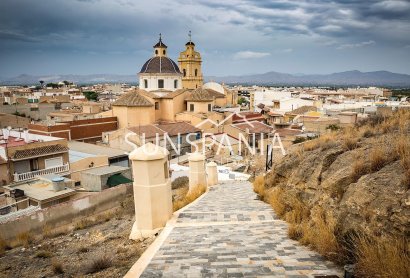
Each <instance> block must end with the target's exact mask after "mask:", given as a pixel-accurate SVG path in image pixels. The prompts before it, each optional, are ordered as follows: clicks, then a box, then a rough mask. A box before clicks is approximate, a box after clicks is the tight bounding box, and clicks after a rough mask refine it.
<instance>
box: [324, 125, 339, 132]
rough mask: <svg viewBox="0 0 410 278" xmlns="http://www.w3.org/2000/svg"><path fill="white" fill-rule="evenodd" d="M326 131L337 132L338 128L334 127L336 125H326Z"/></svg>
mask: <svg viewBox="0 0 410 278" xmlns="http://www.w3.org/2000/svg"><path fill="white" fill-rule="evenodd" d="M326 129H330V130H332V131H337V130H339V129H340V126H338V125H336V124H331V125H328V126H327V127H326Z"/></svg>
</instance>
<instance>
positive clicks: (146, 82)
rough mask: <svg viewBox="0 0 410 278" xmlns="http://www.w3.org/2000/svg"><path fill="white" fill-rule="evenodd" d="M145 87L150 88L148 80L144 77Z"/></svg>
mask: <svg viewBox="0 0 410 278" xmlns="http://www.w3.org/2000/svg"><path fill="white" fill-rule="evenodd" d="M144 88H148V80H147V79H144Z"/></svg>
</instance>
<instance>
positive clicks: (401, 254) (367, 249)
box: [355, 235, 410, 278]
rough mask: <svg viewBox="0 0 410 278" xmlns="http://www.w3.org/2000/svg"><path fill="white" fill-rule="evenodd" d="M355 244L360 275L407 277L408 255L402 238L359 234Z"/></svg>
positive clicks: (409, 263) (409, 259)
mask: <svg viewBox="0 0 410 278" xmlns="http://www.w3.org/2000/svg"><path fill="white" fill-rule="evenodd" d="M355 246H356V250H357V251H356V259H357V264H356V271H357V274H358V275H360V277H369V278H370V277H409V275H410V257H409V252H408V249H407V242H406V240H405V239H404V238H386V237H369V236H364V235H359V236H358V237H357V238H356V239H355Z"/></svg>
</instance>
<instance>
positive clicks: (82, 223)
mask: <svg viewBox="0 0 410 278" xmlns="http://www.w3.org/2000/svg"><path fill="white" fill-rule="evenodd" d="M94 224H95V223H94V221H92V220H91V219H87V218H85V219H80V220H78V221H77V222H75V224H74V230H82V229H85V228H87V227H90V226H92V225H94Z"/></svg>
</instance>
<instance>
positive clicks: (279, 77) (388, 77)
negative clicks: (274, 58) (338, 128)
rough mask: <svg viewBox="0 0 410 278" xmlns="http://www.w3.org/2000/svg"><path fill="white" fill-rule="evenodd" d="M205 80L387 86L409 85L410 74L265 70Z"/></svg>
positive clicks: (268, 83)
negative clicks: (290, 72)
mask: <svg viewBox="0 0 410 278" xmlns="http://www.w3.org/2000/svg"><path fill="white" fill-rule="evenodd" d="M207 80H213V81H215V82H225V83H227V84H264V85H313V86H388V87H409V86H410V75H408V74H399V73H393V72H389V71H372V72H361V71H358V70H353V71H345V72H338V73H332V74H306V75H304V74H297V75H296V74H287V73H280V72H274V71H271V72H267V73H263V74H253V75H243V76H225V77H216V76H215V77H207Z"/></svg>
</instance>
